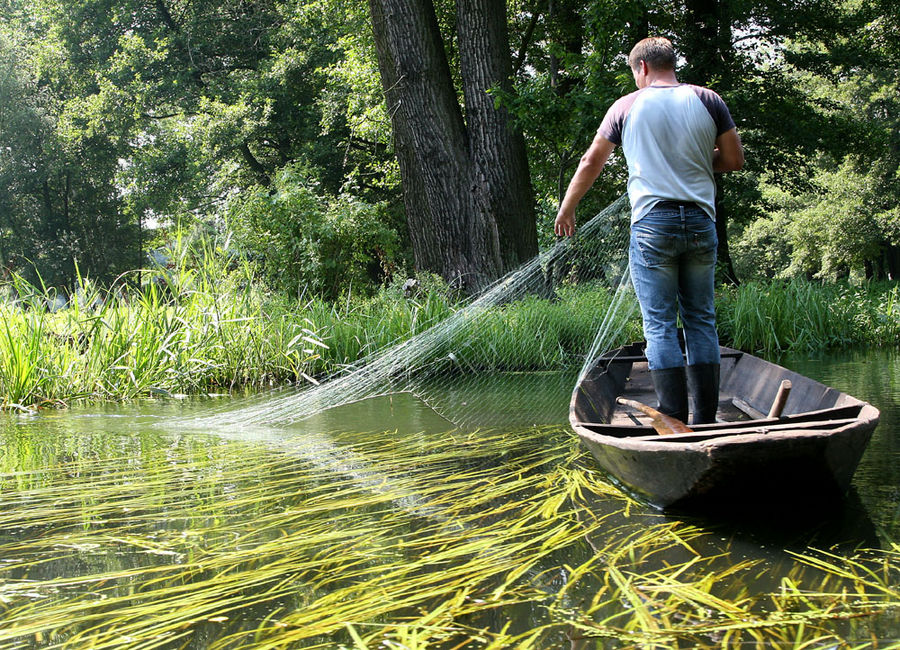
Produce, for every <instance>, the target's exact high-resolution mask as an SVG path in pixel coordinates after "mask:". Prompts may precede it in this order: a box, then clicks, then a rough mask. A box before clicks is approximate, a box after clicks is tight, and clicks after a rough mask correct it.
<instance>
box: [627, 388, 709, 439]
mask: <svg viewBox="0 0 900 650" xmlns="http://www.w3.org/2000/svg"><path fill="white" fill-rule="evenodd" d="M616 401H617V402H618V403H619V404H624V405H625V406H630V407H631V408H633V409H637V410H638V411H640V412H641V413H644V414H646V415H649V416H650V426H652V427H653V428H654V430H655V431H656V433H658V434H659V435H661V436H668V435H671V434H673V433H691V432H692V431H693V429H691V428H690V427H689V426H688V425H686V424H685V423H684V422H682V421H681V420H679V419H678V418H673V417H672V416H671V415H666V414H665V413H660V412H659V411H657V410H656V409H655V408H653V407H650V406H647V405H646V404H641V403H640V402H636V401H635V400H633V399H628V398H626V397H618V398H616Z"/></svg>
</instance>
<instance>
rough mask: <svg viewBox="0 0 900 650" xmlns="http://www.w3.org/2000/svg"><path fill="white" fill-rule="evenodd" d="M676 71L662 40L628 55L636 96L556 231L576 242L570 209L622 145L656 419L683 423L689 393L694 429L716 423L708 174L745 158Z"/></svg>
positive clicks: (712, 106)
mask: <svg viewBox="0 0 900 650" xmlns="http://www.w3.org/2000/svg"><path fill="white" fill-rule="evenodd" d="M675 61H676V55H675V50H674V48H673V47H672V43H670V42H669V41H668V39H665V38H660V37H654V38H646V39H644V40H642V41H641V42H639V43H638V44H637V45H635V46H634V49H632V51H631V54H629V56H628V64H629V65H630V66H631V71H632V74H633V75H634V81H635V83H636V84H637V87H638V90H637V91H636V92H633V93H631V94H629V95H626V96H625V97H622V98H620V99H619V100H618V101H616V102H615V103H614V104H613V105H612V107H610V109H609V111H608V112H607V114H606V117H605V118H604V119H603V122H602V124H601V125H600V128H599V129H598V131H597V135H596V137H595V138H594V141H593V143H592V144H591V146H590V148H589V149H588V150H587V153H585V154H584V156H583V157H582V158H581V162H580V164H579V165H578V169H577V170H576V172H575V175H574V176H573V177H572V181H571V183H570V184H569V188H568V190H567V191H566V196H565V198H564V199H563V201H562V204H561V205H560V207H559V212H558V214H557V216H556V223H555V226H554V228H555V231H556V234H557V235H568V236H571V235H572V234H574V232H575V208H576V207H577V205H578V203H579V202H580V201H581V199H582V197H584V195H585V194H586V193H587V191H588V189H590V187H591V185H593V183H594V181H595V180H596V179H597V177H598V176H599V175H600V172H601V170H602V169H603V166H604V165H605V164H606V161H607V159H608V158H609V155H610V154H611V153H612V151H613V148H614V147H615V146H616V145H621V146H622V149H623V151H624V153H625V159H626V161H627V163H628V196H629V199H630V201H631V243H630V249H629V266H630V269H631V279H632V282H633V283H634V288H635V293H636V294H637V297H638V302H639V303H640V305H641V315H642V317H643V324H644V337H645V338H646V339H647V359H648V361H649V364H650V374H651V376H652V377H653V384H654V388H655V389H656V395H657V398H658V399H659V410H660V411H661V412H663V413H665V414H666V415H672V416H674V417H677V418H678V419H680V420H682V421H684V422H686V421H687V416H688V396H687V394H688V383H690V387H691V393H692V396H693V399H694V419H693V422H694V424H703V423H707V422H714V421H715V418H716V407H717V405H718V395H719V338H718V334H717V332H716V321H715V307H714V301H713V298H714V287H715V265H716V248H717V246H718V239H717V237H716V227H715V218H716V213H715V193H716V186H715V179H714V177H713V173H714V172H725V171H731V170H738V169H740V168H741V167H742V166H743V164H744V152H743V148H742V147H741V141H740V138H739V137H738V134H737V129H736V128H735V125H734V120H733V119H732V118H731V114H730V113H729V111H728V107H727V106H726V105H725V102H723V101H722V99H721V97H719V96H718V95H717V94H716V93H714V92H713V91H711V90H709V89H707V88H701V87H698V86H691V85H687V84H681V83H679V82H678V79H677V78H676V76H675ZM679 313H680V315H681V320H682V323H683V325H684V340H685V351H686V356H687V368H685V362H684V358H683V356H682V353H681V346H680V344H679V339H678V330H677V317H678V315H679Z"/></svg>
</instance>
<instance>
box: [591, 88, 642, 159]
mask: <svg viewBox="0 0 900 650" xmlns="http://www.w3.org/2000/svg"><path fill="white" fill-rule="evenodd" d="M638 92H639V91H636V92H633V93H631V94H629V95H625V96H624V97H620V98H619V99H617V100H616V102H615V103H614V104H613V105H612V106H610V107H609V110H608V111H606V116H605V117H604V118H603V122H601V123H600V128H599V129H597V135H599V136H602V137H604V138H606V139H607V140H609V141H610V142H612V143H613V144H614V145H616V146H622V129H623V128H624V126H625V118H626V117H627V116H628V111H630V110H631V106H632V104H634V100H635V99H636V98H637V94H638Z"/></svg>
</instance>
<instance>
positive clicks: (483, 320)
mask: <svg viewBox="0 0 900 650" xmlns="http://www.w3.org/2000/svg"><path fill="white" fill-rule="evenodd" d="M629 215H630V210H629V204H628V201H627V197H624V196H623V197H621V198H619V199H617V200H616V201H614V202H613V203H611V204H610V205H609V206H607V207H606V208H605V209H604V210H603V211H602V212H600V213H599V214H597V215H596V216H595V217H594V218H593V219H591V220H590V221H588V222H586V223H585V224H583V225H581V226H580V227H579V230H578V234H577V235H576V236H575V237H572V238H563V239H560V240H558V241H557V242H556V243H555V245H553V246H552V247H551V248H549V249H548V250H546V251H544V252H542V253H541V254H539V255H538V256H536V257H534V258H533V259H531V260H530V261H528V262H527V263H525V264H523V265H522V266H521V267H519V268H518V269H515V270H514V271H512V272H510V273H508V274H507V275H506V276H504V277H503V278H501V279H499V280H498V281H496V282H495V283H493V284H492V285H491V286H490V287H488V288H487V289H486V290H484V291H483V292H481V293H480V294H479V295H478V296H475V297H474V298H472V299H471V300H470V301H468V302H467V303H465V304H463V305H462V306H461V307H460V308H458V309H457V310H456V311H455V312H454V313H453V314H452V315H451V316H449V317H448V318H446V319H445V320H443V321H441V322H439V323H437V324H436V325H434V326H432V327H430V328H428V329H427V330H424V331H422V332H421V333H419V334H416V335H415V336H412V337H411V338H408V339H406V340H403V341H399V342H397V343H395V344H393V345H391V346H389V347H387V348H386V349H382V350H381V351H379V352H377V353H374V354H371V355H369V356H367V357H365V358H363V359H361V360H360V361H359V362H358V363H356V364H355V365H354V367H353V368H348V369H345V370H343V371H341V372H338V373H336V374H335V375H333V376H331V377H329V378H328V379H327V380H325V381H323V382H321V383H320V384H319V385H317V386H314V387H310V388H307V389H304V390H301V391H287V392H286V393H285V394H283V395H280V396H275V397H273V396H272V395H267V396H265V397H264V398H260V399H258V400H257V401H256V402H255V403H248V404H247V405H246V406H244V407H242V408H239V409H233V408H230V409H228V410H227V411H224V412H221V413H213V414H212V415H206V416H204V417H200V418H195V419H193V420H191V421H188V422H184V423H183V424H184V425H187V426H190V427H201V428H207V427H214V428H217V429H222V428H230V427H240V428H251V427H256V426H266V427H268V426H276V427H278V426H286V425H290V424H292V423H295V422H298V421H301V420H304V419H306V418H309V417H310V416H313V415H315V414H318V413H321V412H323V411H325V410H328V409H334V408H336V407H339V406H342V405H346V404H349V403H353V402H358V401H360V400H365V399H368V398H372V397H377V396H383V395H387V394H394V393H412V394H414V395H415V396H417V397H419V398H420V399H422V400H423V401H425V402H426V403H427V404H428V405H429V406H430V407H431V408H432V409H434V411H436V412H437V413H439V414H440V415H442V416H443V417H444V418H446V419H447V420H448V421H450V422H452V423H453V424H454V425H456V426H458V427H475V426H478V427H484V426H493V425H499V424H504V425H508V424H518V425H530V424H548V423H558V422H563V421H565V418H566V415H567V413H568V401H569V397H570V395H571V393H572V389H573V388H574V385H575V383H576V381H577V380H578V379H579V377H580V373H582V372H584V370H585V367H586V364H587V362H589V361H590V360H591V359H593V358H594V357H595V356H596V355H598V354H600V353H602V352H604V351H606V350H608V349H610V348H612V347H615V346H616V345H620V344H622V343H624V342H625V341H627V340H629V339H632V338H634V337H635V336H638V337H639V336H640V324H639V322H638V321H637V320H636V314H637V302H636V299H635V297H634V293H633V289H632V287H631V282H630V277H629V274H628V236H629V230H628V225H629ZM488 387H489V389H488ZM538 387H539V388H540V390H530V388H538Z"/></svg>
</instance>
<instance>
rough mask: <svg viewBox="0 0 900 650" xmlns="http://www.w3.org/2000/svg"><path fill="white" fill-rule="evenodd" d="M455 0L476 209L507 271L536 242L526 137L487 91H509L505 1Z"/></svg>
mask: <svg viewBox="0 0 900 650" xmlns="http://www.w3.org/2000/svg"><path fill="white" fill-rule="evenodd" d="M456 4H457V14H458V19H457V25H458V28H457V29H458V30H459V44H460V45H459V55H460V68H461V72H462V78H463V93H464V96H465V102H466V118H467V127H468V129H467V131H468V134H469V142H470V158H471V161H472V165H473V169H472V172H473V173H474V179H473V181H474V182H473V190H474V192H475V195H476V197H477V199H478V205H479V209H481V210H483V211H485V212H486V214H487V215H488V216H489V217H492V218H493V220H494V221H495V222H496V224H497V230H498V236H499V239H500V256H501V258H502V263H503V264H502V268H501V271H508V270H510V269H513V268H515V267H517V266H519V265H520V264H522V263H523V262H525V261H526V260H529V259H531V258H532V257H534V256H535V255H536V254H537V250H538V247H537V225H536V223H535V216H534V191H533V189H532V186H531V176H530V172H529V169H528V155H527V151H526V148H525V138H524V136H523V135H522V133H521V131H519V130H518V129H516V128H515V126H514V125H513V123H512V118H511V117H510V115H509V113H508V112H507V111H506V109H505V108H502V107H498V106H497V105H496V102H495V99H494V97H492V95H491V94H490V93H489V91H490V90H491V89H497V90H500V91H502V92H504V93H506V94H511V93H512V92H513V87H512V59H511V56H510V51H509V34H508V31H507V22H506V3H505V2H504V0H457V3H456Z"/></svg>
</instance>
